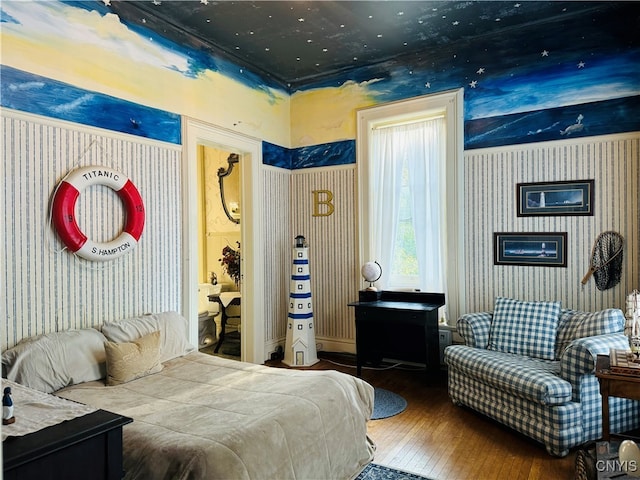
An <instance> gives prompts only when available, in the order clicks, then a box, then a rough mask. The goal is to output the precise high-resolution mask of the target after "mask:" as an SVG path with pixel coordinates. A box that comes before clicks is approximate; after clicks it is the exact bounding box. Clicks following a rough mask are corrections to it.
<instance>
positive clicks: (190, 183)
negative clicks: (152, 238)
mask: <svg viewBox="0 0 640 480" xmlns="http://www.w3.org/2000/svg"><path fill="white" fill-rule="evenodd" d="M183 120H184V121H183V132H182V138H183V148H184V150H183V152H184V153H183V162H182V176H183V182H182V184H183V195H182V197H183V221H182V232H183V237H182V240H183V257H182V265H183V272H182V279H183V281H182V298H183V302H182V310H183V311H182V314H183V315H184V317H185V318H186V319H187V320H188V323H189V341H190V342H191V343H192V344H193V345H198V283H199V282H198V262H199V261H200V258H199V254H198V208H199V202H198V177H197V172H198V168H197V166H198V163H197V162H198V146H199V145H206V146H210V147H215V148H219V149H222V150H227V151H233V152H237V153H238V154H240V156H241V160H240V161H241V162H242V168H241V173H242V175H241V180H240V182H241V205H242V223H241V225H242V226H241V229H240V230H241V233H240V238H241V240H240V241H241V244H242V264H241V269H242V282H241V294H242V336H241V352H242V353H241V354H242V356H241V359H242V360H243V361H247V362H251V363H263V362H264V360H265V358H264V352H265V345H264V343H265V342H264V321H263V317H262V315H261V312H262V310H263V306H264V289H263V288H262V284H263V282H262V279H263V278H264V240H263V239H264V235H263V222H262V218H263V209H262V205H263V203H262V201H261V199H262V181H261V179H262V175H261V173H262V142H261V141H260V140H258V139H255V138H252V137H248V136H246V135H241V134H238V133H236V132H233V131H230V130H226V129H224V128H221V127H217V126H215V125H211V124H208V123H205V122H202V121H199V120H195V119H192V118H188V117H185V118H184V119H183Z"/></svg>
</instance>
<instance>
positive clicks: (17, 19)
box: [0, 0, 290, 146]
mask: <svg viewBox="0 0 640 480" xmlns="http://www.w3.org/2000/svg"><path fill="white" fill-rule="evenodd" d="M104 3H108V2H104ZM104 3H102V2H62V1H57V0H54V1H47V2H23V1H12V0H8V1H3V2H2V5H0V14H1V15H2V28H1V29H0V39H1V40H2V42H1V43H2V47H1V48H2V65H3V66H4V67H11V70H9V69H3V71H2V88H3V91H2V97H3V98H2V105H3V106H5V107H9V108H15V109H18V110H22V109H25V108H27V109H28V110H29V111H32V109H33V108H34V103H37V104H39V105H38V107H37V108H39V109H42V111H38V112H34V113H42V114H44V115H48V116H52V117H54V118H62V119H65V120H72V121H77V122H79V123H83V124H93V125H95V124H96V122H98V121H100V122H101V124H100V125H99V126H101V127H103V128H109V129H114V130H116V131H123V130H122V129H123V128H127V129H135V131H133V132H131V133H135V134H139V135H142V136H148V135H149V134H148V133H146V134H145V132H151V131H153V130H155V129H162V128H164V122H165V121H166V120H165V119H163V118H162V117H163V116H161V115H159V114H157V113H156V115H157V117H148V116H142V117H140V118H138V117H136V116H133V117H132V116H130V115H129V114H128V112H126V111H122V105H123V103H124V102H123V101H126V102H133V103H135V104H139V105H145V106H152V107H154V108H155V109H160V110H164V111H166V112H171V113H170V114H167V115H168V116H169V117H171V115H173V116H176V115H178V116H179V115H186V116H190V117H192V118H197V119H200V120H203V121H206V122H209V123H213V124H215V125H219V126H221V127H225V128H229V129H231V130H234V131H237V132H239V133H244V134H247V135H251V136H253V137H257V138H264V139H266V140H269V141H272V142H274V143H277V144H280V145H286V146H288V145H289V138H290V133H289V125H290V121H289V111H290V98H289V95H288V94H287V92H284V91H282V90H277V89H274V88H271V87H267V86H265V85H264V83H263V82H262V81H261V80H260V78H258V77H256V76H255V75H253V74H251V72H249V71H246V70H242V69H240V68H239V67H237V66H235V65H232V64H229V62H226V61H224V60H222V59H215V58H212V57H210V56H203V55H202V54H200V53H199V52H196V51H192V50H188V49H185V48H183V47H181V46H179V45H177V44H175V43H172V42H169V41H168V40H166V39H163V38H162V37H159V36H158V35H156V34H154V33H153V32H151V31H150V30H146V31H142V30H140V29H133V28H131V27H129V26H127V25H125V24H123V23H122V22H121V21H120V19H119V17H118V16H117V15H115V14H112V13H111V11H110V10H109V8H108V7H107V6H106V5H105V4H104ZM14 70H18V71H22V72H28V73H29V74H31V75H34V77H32V78H23V77H22V76H18V74H16V73H14ZM74 87H75V88H74ZM76 89H82V90H84V91H83V92H80V91H78V90H76ZM23 101H24V102H27V103H28V104H29V105H26V106H25V105H23V103H22V102H23ZM114 101H115V102H116V103H117V107H118V108H113V109H110V108H109V105H110V104H111V102H114ZM103 112H104V115H101V114H102V113H103ZM165 116H166V115H165ZM96 117H102V118H101V119H100V120H98V119H96ZM154 120H155V121H154ZM136 124H137V128H136ZM155 138H157V136H156V137H155Z"/></svg>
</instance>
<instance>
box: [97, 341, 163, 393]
mask: <svg viewBox="0 0 640 480" xmlns="http://www.w3.org/2000/svg"><path fill="white" fill-rule="evenodd" d="M104 349H105V352H106V355H107V382H106V383H107V385H109V386H113V385H120V384H122V383H127V382H130V381H131V380H135V379H136V378H140V377H146V376H147V375H151V374H153V373H158V372H159V371H160V370H162V364H161V363H160V332H158V331H156V332H153V333H149V334H148V335H145V336H143V337H140V338H138V339H137V340H134V341H133V342H125V343H116V342H110V341H108V340H107V341H106V342H105V343H104Z"/></svg>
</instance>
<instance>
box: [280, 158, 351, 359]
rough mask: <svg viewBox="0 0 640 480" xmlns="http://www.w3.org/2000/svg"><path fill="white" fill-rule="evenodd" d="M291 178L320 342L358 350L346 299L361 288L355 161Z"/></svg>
mask: <svg viewBox="0 0 640 480" xmlns="http://www.w3.org/2000/svg"><path fill="white" fill-rule="evenodd" d="M291 178H292V182H291V204H292V205H293V208H292V212H291V214H292V221H291V225H292V228H293V231H292V233H293V236H294V237H295V236H296V235H303V236H304V237H305V238H306V239H307V242H308V244H309V268H310V273H311V290H312V295H313V313H314V322H315V328H316V341H317V343H320V344H321V349H324V350H331V351H354V343H355V323H354V317H353V311H352V309H351V308H349V307H348V306H347V304H348V303H349V302H353V301H355V300H357V298H358V289H359V288H360V284H359V279H360V265H359V259H358V251H357V245H358V241H357V212H356V203H355V202H356V200H355V199H356V193H355V165H347V166H340V167H324V168H310V169H302V170H295V171H294V172H293V174H292V177H291ZM314 192H317V193H315V194H314ZM330 198H331V200H330V201H329V199H330ZM314 199H316V200H317V202H315V203H314ZM290 245H291V247H293V238H292V239H291V242H290ZM289 256H291V254H290V255H289ZM290 261H291V260H290Z"/></svg>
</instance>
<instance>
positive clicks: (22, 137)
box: [0, 109, 182, 349]
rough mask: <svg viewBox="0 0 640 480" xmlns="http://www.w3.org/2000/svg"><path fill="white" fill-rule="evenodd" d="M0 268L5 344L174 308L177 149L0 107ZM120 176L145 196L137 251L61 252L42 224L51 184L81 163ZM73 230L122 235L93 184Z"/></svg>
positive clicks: (102, 236) (108, 195)
mask: <svg viewBox="0 0 640 480" xmlns="http://www.w3.org/2000/svg"><path fill="white" fill-rule="evenodd" d="M2 132H3V138H2V152H3V164H2V168H3V175H2V183H3V185H2V187H3V188H2V202H3V215H2V231H1V233H0V238H1V239H2V251H3V252H4V253H5V255H4V260H3V265H2V269H1V272H2V280H1V282H2V285H3V290H4V292H3V293H4V294H3V295H2V296H1V297H0V318H2V332H1V339H0V344H1V348H2V349H5V348H8V347H11V346H13V345H14V344H15V343H17V342H18V341H19V340H20V339H22V338H25V337H29V336H33V335H37V334H40V333H46V332H51V331H57V330H66V329H70V328H82V327H89V326H97V325H99V324H101V323H102V322H104V321H107V320H117V319H119V318H124V317H126V316H130V315H137V314H140V313H144V312H152V311H163V310H179V309H180V305H181V289H180V284H181V276H182V272H181V251H182V236H181V235H182V233H181V232H182V228H181V223H180V222H181V217H182V212H181V205H182V200H181V166H180V159H181V147H180V146H178V145H172V144H166V143H162V142H157V141H150V140H146V139H143V138H140V137H134V136H129V135H123V134H117V133H114V132H109V131H106V130H101V129H96V128H90V127H84V126H80V125H76V124H71V123H68V122H62V121H56V120H52V119H48V118H44V117H39V116H35V115H29V114H24V113H21V112H15V111H12V110H6V109H3V110H2ZM89 165H106V166H110V167H112V168H114V169H115V170H118V171H120V172H122V173H123V174H125V175H126V176H128V177H129V179H131V181H132V182H133V183H134V184H135V185H136V187H137V188H138V190H139V191H140V194H141V195H142V198H143V200H144V205H145V210H146V223H145V228H144V231H143V234H142V237H141V239H140V242H139V244H138V246H137V247H136V248H134V249H133V250H132V251H131V252H129V253H128V254H126V255H124V256H122V257H119V258H117V259H116V260H113V261H110V262H90V261H87V260H83V259H81V258H79V257H76V256H75V255H73V254H71V253H69V252H68V251H67V250H63V247H64V245H63V244H62V243H61V242H60V240H59V238H58V236H57V235H56V234H55V232H54V231H53V229H52V227H51V223H50V215H49V209H50V202H51V200H52V197H53V194H54V192H55V189H56V186H57V185H58V183H59V182H60V181H61V180H62V179H63V178H64V177H65V175H67V173H69V171H71V170H73V169H74V168H76V167H79V166H89ZM76 208H77V210H76V211H77V214H78V215H77V216H78V219H79V220H78V221H79V224H80V227H81V229H82V230H83V232H84V233H85V234H86V235H87V237H88V238H90V239H91V240H93V241H96V242H104V241H108V240H110V239H112V238H113V237H115V236H117V235H118V234H119V233H120V230H121V228H122V224H123V217H124V212H123V208H122V202H121V201H120V199H119V198H118V196H117V195H116V194H115V193H114V192H113V191H112V190H111V189H110V188H108V187H106V186H102V185H96V186H93V187H90V188H88V189H87V190H86V191H84V192H83V193H82V194H81V195H80V198H79V199H78V202H77V207H76Z"/></svg>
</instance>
